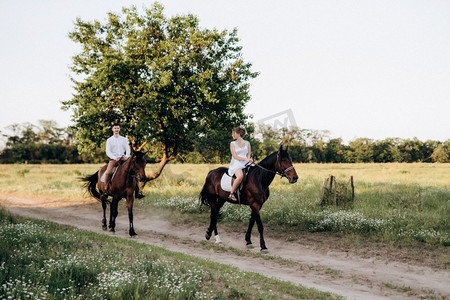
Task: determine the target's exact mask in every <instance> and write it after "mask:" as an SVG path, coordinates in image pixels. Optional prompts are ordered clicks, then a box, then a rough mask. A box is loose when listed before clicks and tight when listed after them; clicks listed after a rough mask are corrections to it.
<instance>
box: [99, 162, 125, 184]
mask: <svg viewBox="0 0 450 300" xmlns="http://www.w3.org/2000/svg"><path fill="white" fill-rule="evenodd" d="M121 165H122V161H121V160H119V161H118V162H117V164H116V166H115V167H114V169H113V173H112V175H111V177H110V178H109V182H112V180H113V179H114V177H115V176H116V173H117V170H118V169H119V167H120V166H121ZM100 170H101V169H100ZM105 173H106V172H105ZM105 173H103V175H102V177H101V178H100V181H101V182H103V183H105V177H106V174H105Z"/></svg>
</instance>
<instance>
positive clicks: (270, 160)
mask: <svg viewBox="0 0 450 300" xmlns="http://www.w3.org/2000/svg"><path fill="white" fill-rule="evenodd" d="M276 154H277V152H274V153H272V154H270V155H269V156H267V157H266V158H264V159H263V160H262V161H260V162H259V163H258V165H260V166H262V167H264V168H270V167H271V166H273V165H274V164H275V162H276V160H277V156H276Z"/></svg>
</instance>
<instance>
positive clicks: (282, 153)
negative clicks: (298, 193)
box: [275, 145, 298, 183]
mask: <svg viewBox="0 0 450 300" xmlns="http://www.w3.org/2000/svg"><path fill="white" fill-rule="evenodd" d="M287 149H288V147H286V149H283V145H280V149H279V150H278V152H277V162H276V163H275V169H276V171H277V172H278V173H279V174H280V175H281V177H286V178H287V179H288V180H289V183H295V182H297V179H298V176H297V172H296V171H295V168H294V165H293V163H292V159H291V156H290V155H289V153H288V152H287Z"/></svg>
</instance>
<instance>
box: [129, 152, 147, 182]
mask: <svg viewBox="0 0 450 300" xmlns="http://www.w3.org/2000/svg"><path fill="white" fill-rule="evenodd" d="M146 165H147V160H146V159H145V153H144V152H141V151H134V153H133V155H131V170H132V171H133V173H134V174H133V175H134V176H135V177H136V179H137V180H139V181H141V182H144V181H146V178H147V176H146V175H145V166H146Z"/></svg>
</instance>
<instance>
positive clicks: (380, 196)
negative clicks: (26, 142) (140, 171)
mask: <svg viewBox="0 0 450 300" xmlns="http://www.w3.org/2000/svg"><path fill="white" fill-rule="evenodd" d="M99 167H100V165H0V192H2V193H8V194H14V195H19V196H26V197H44V198H53V199H58V200H60V201H66V202H69V203H70V201H72V200H73V201H79V200H80V199H83V197H84V196H83V193H84V192H83V190H82V189H81V184H80V182H79V181H78V180H77V178H78V177H79V176H80V175H87V174H91V173H94V172H95V171H96V170H98V168H99ZM216 167H218V165H206V164H202V165H192V164H169V165H167V166H166V168H165V169H164V171H163V173H162V175H161V177H160V178H158V179H157V180H155V181H152V182H150V183H149V184H147V186H146V187H145V189H144V193H145V194H146V195H147V197H146V198H145V199H143V200H141V201H138V202H137V204H136V205H137V207H138V208H139V209H143V210H146V209H148V210H151V209H152V207H155V206H158V207H161V208H164V209H169V210H172V211H174V212H179V213H183V214H184V216H185V217H184V218H185V219H186V220H197V221H201V222H207V221H208V216H207V214H208V212H207V210H208V208H207V207H200V206H199V205H198V194H199V192H200V190H201V187H202V185H203V183H204V179H205V176H206V174H207V173H208V171H209V170H211V169H213V168H216ZM154 169H155V166H154V165H149V166H148V167H147V172H151V171H152V170H154ZM296 170H297V173H298V175H299V180H298V182H297V183H296V184H289V183H288V182H287V180H286V179H281V178H279V177H278V176H277V177H276V178H275V180H274V181H273V183H272V185H271V186H270V189H271V196H270V198H269V200H268V201H267V203H266V204H265V205H264V207H263V209H262V211H261V215H262V218H263V221H264V223H265V224H266V225H267V226H270V228H271V229H272V230H278V231H288V232H291V233H296V232H297V233H301V232H305V231H307V232H334V233H339V234H356V235H359V236H362V237H376V239H377V240H381V241H384V242H387V243H390V242H399V243H402V244H405V243H406V244H415V243H419V244H420V243H422V244H425V245H429V246H436V245H441V246H449V245H450V218H449V217H448V216H450V164H419V163H417V164H401V163H392V164H298V165H296ZM329 175H334V176H336V177H337V180H338V181H340V180H341V181H345V180H346V179H348V178H349V177H350V176H353V178H354V183H355V201H354V203H353V204H352V205H350V206H349V207H346V208H345V209H343V208H340V207H339V208H338V207H335V206H326V207H324V208H323V207H321V206H320V201H321V195H322V187H323V183H324V180H325V179H326V178H327V177H328V176H329ZM186 215H187V217H186ZM249 215H250V210H249V208H248V207H246V206H237V205H225V206H224V208H223V209H222V222H225V223H227V222H228V223H236V222H247V220H248V218H249Z"/></svg>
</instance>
